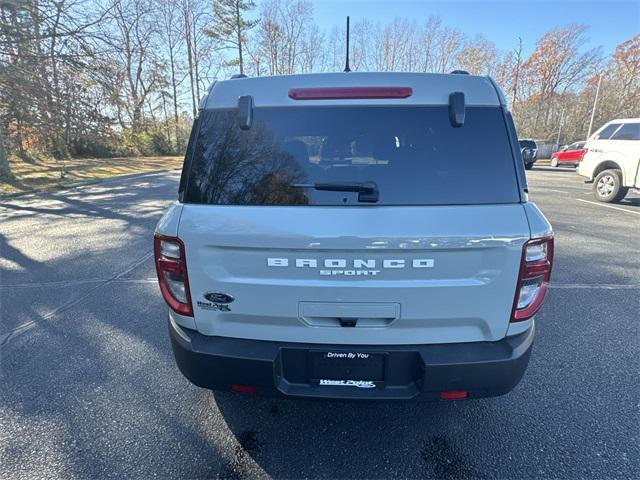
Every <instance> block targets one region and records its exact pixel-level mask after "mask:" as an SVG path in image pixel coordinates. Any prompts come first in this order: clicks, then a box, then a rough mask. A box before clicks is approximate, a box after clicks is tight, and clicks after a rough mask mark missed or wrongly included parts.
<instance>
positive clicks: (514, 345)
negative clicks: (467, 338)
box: [169, 321, 534, 401]
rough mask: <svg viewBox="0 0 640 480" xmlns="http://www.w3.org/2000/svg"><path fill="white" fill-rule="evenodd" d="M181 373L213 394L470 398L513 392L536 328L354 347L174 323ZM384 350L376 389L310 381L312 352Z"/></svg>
mask: <svg viewBox="0 0 640 480" xmlns="http://www.w3.org/2000/svg"><path fill="white" fill-rule="evenodd" d="M169 333H170V337H171V345H172V347H173V352H174V355H175V358H176V362H177V364H178V368H179V369H180V371H181V372H182V373H183V374H184V376H185V377H187V378H188V379H189V380H190V381H191V382H192V383H194V384H195V385H198V386H200V387H204V388H209V389H213V390H230V389H231V388H232V385H244V386H250V387H256V393H257V394H259V395H264V396H273V397H313V398H333V399H369V400H427V401H428V400H438V399H439V393H440V392H444V391H460V390H465V391H468V392H469V393H468V398H480V397H492V396H497V395H502V394H505V393H507V392H509V391H510V390H512V389H513V388H514V387H515V386H516V385H517V384H518V382H519V381H520V379H521V378H522V376H523V375H524V371H525V369H526V367H527V364H528V362H529V356H530V353H531V348H532V345H533V338H534V327H533V326H532V327H531V328H530V329H529V330H527V331H525V332H523V333H521V334H519V335H515V336H512V337H507V338H504V339H503V340H500V341H498V342H477V343H465V344H462V343H460V344H440V345H389V346H380V345H373V346H362V345H358V346H348V345H320V344H301V343H280V342H266V341H257V340H243V339H234V338H225V337H209V336H205V335H202V334H200V333H197V332H195V331H193V330H188V329H184V328H181V327H179V326H178V325H176V324H175V323H173V322H172V321H169ZM318 349H320V350H324V351H332V352H356V353H357V352H362V353H370V354H372V353H373V354H375V353H382V354H384V355H385V366H384V372H385V373H384V381H382V382H380V383H376V387H375V388H358V387H354V386H334V385H330V386H327V385H322V386H319V385H317V383H318V382H317V381H315V380H312V379H310V378H309V376H310V374H309V373H308V372H309V371H310V367H309V365H308V364H309V361H310V360H309V351H310V350H318Z"/></svg>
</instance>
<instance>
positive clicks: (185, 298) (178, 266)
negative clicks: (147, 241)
mask: <svg viewBox="0 0 640 480" xmlns="http://www.w3.org/2000/svg"><path fill="white" fill-rule="evenodd" d="M154 252H155V263H156V273H157V274H158V283H159V285H160V291H161V292H162V297H163V298H164V300H165V302H167V305H169V307H171V309H172V310H173V311H175V312H176V313H179V314H180V315H186V316H193V307H192V306H191V293H190V292H189V277H188V276H187V263H186V262H187V260H186V257H185V254H184V244H183V243H182V241H181V240H180V239H179V238H176V237H167V236H164V235H158V234H155V236H154Z"/></svg>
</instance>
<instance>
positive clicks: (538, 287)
mask: <svg viewBox="0 0 640 480" xmlns="http://www.w3.org/2000/svg"><path fill="white" fill-rule="evenodd" d="M552 265H553V237H552V236H550V237H544V238H536V239H533V240H529V241H528V242H526V243H525V244H524V246H523V247H522V259H521V261H520V274H519V276H518V286H517V287H516V296H515V299H514V300H513V311H512V313H511V321H512V322H520V321H522V320H527V319H529V318H531V317H533V316H534V315H535V314H536V312H537V311H538V310H539V309H540V307H541V306H542V300H544V295H545V293H546V292H547V286H548V285H549V281H550V280H551V267H552Z"/></svg>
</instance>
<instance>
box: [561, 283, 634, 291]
mask: <svg viewBox="0 0 640 480" xmlns="http://www.w3.org/2000/svg"><path fill="white" fill-rule="evenodd" d="M549 288H568V289H594V290H640V285H638V284H636V285H634V284H628V283H620V284H615V283H614V284H611V283H609V284H607V283H603V284H599V285H598V284H591V283H551V284H549Z"/></svg>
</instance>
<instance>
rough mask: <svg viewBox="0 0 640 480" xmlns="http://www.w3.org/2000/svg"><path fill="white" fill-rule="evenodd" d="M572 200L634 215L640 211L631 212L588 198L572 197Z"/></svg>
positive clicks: (639, 213)
mask: <svg viewBox="0 0 640 480" xmlns="http://www.w3.org/2000/svg"><path fill="white" fill-rule="evenodd" d="M574 200H577V201H578V202H584V203H590V204H591V205H597V206H599V207H606V208H612V209H613V210H620V211H621V212H627V213H633V214H634V215H640V212H632V211H631V210H627V209H626V208H621V207H614V206H613V205H607V204H606V203H598V202H591V201H589V200H583V199H581V198H574Z"/></svg>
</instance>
